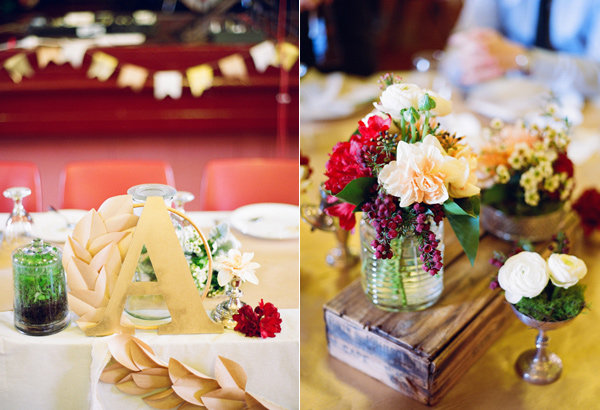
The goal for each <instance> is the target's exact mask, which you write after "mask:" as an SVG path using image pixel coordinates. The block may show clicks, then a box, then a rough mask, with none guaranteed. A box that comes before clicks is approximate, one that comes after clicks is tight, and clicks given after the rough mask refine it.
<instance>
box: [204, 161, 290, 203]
mask: <svg viewBox="0 0 600 410" xmlns="http://www.w3.org/2000/svg"><path fill="white" fill-rule="evenodd" d="M299 170H300V168H299V165H298V160H297V159H279V158H237V159H235V158H232V159H220V160H212V161H209V162H208V163H207V164H206V166H205V168H204V173H203V174H202V182H201V185H200V204H201V206H202V209H203V210H206V211H209V210H213V211H215V210H232V209H236V208H238V207H240V206H242V205H246V204H251V203H259V202H284V203H289V204H294V205H297V204H298V197H299Z"/></svg>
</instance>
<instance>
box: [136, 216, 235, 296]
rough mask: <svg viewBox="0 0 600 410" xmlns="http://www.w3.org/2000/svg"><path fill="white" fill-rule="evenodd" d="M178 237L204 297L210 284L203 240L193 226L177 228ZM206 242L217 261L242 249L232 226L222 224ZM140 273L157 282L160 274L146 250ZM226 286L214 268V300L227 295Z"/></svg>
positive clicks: (193, 276) (209, 293) (212, 293)
mask: <svg viewBox="0 0 600 410" xmlns="http://www.w3.org/2000/svg"><path fill="white" fill-rule="evenodd" d="M175 233H176V234H177V237H178V239H179V242H180V243H181V246H182V248H183V252H184V255H185V258H186V260H187V262H188V264H189V266H190V272H191V274H192V278H193V279H194V284H195V285H196V288H198V291H199V292H200V293H202V292H204V288H205V287H206V282H207V280H208V255H207V254H206V249H205V248H204V245H203V244H202V240H201V239H200V236H199V235H198V232H197V231H196V229H194V227H193V226H191V225H189V224H187V225H181V224H180V225H177V226H176V229H175ZM206 242H207V243H208V246H209V247H210V252H211V255H212V257H213V258H215V257H217V256H220V255H224V254H227V252H229V250H231V249H238V248H239V247H240V246H241V244H240V242H239V241H238V240H237V238H236V237H235V236H234V235H233V234H232V233H231V231H230V229H229V225H228V224H226V223H220V224H218V225H216V226H215V227H213V228H212V229H211V230H210V232H209V234H208V235H207V237H206ZM137 270H138V272H140V273H141V274H143V275H144V276H145V278H146V280H150V281H152V280H156V274H155V273H154V268H153V267H152V262H151V261H150V257H149V256H148V253H147V251H146V248H145V247H144V248H143V249H142V253H141V255H140V259H139V261H138V266H137ZM224 291H225V284H223V285H221V284H219V280H218V272H217V270H216V269H215V268H213V274H212V280H211V283H210V288H209V289H208V292H207V296H208V297H214V296H218V295H221V294H223V292H224Z"/></svg>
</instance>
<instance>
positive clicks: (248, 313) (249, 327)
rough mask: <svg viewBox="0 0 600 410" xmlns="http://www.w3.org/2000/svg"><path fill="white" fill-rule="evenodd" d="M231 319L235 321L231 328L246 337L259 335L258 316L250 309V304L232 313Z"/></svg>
mask: <svg viewBox="0 0 600 410" xmlns="http://www.w3.org/2000/svg"><path fill="white" fill-rule="evenodd" d="M233 320H235V321H236V322H237V324H236V325H235V328H234V329H233V330H237V331H238V332H242V333H243V334H245V335H246V337H252V336H260V326H259V320H260V319H259V318H258V316H257V315H256V313H254V310H252V306H250V305H244V306H242V308H241V309H240V310H238V312H237V313H236V314H235V315H233Z"/></svg>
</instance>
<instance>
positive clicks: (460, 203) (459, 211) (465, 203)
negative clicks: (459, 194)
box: [444, 195, 480, 218]
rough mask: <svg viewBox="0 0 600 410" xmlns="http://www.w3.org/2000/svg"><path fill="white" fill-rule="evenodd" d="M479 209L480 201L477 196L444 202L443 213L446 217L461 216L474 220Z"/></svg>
mask: <svg viewBox="0 0 600 410" xmlns="http://www.w3.org/2000/svg"><path fill="white" fill-rule="evenodd" d="M479 208H480V200H479V196H478V195H473V196H470V197H468V198H457V199H455V200H448V201H446V202H444V212H446V215H448V214H452V215H462V216H470V217H473V218H475V217H476V216H478V215H479Z"/></svg>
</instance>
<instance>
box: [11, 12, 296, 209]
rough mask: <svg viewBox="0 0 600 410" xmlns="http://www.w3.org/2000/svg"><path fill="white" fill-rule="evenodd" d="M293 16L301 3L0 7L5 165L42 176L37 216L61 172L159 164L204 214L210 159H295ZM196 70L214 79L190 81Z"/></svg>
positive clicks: (56, 200)
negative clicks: (28, 166)
mask: <svg viewBox="0 0 600 410" xmlns="http://www.w3.org/2000/svg"><path fill="white" fill-rule="evenodd" d="M298 10H299V3H298V0H287V1H285V0H283V1H282V0H242V1H239V0H181V1H177V0H164V1H160V0H149V1H127V2H121V1H78V0H0V66H1V67H3V68H2V69H0V146H1V148H0V160H3V161H6V160H11V161H30V162H33V163H34V164H35V165H37V167H38V168H39V171H40V176H41V186H42V197H43V201H42V202H43V204H42V207H41V208H42V209H43V210H47V209H48V207H49V206H51V205H52V206H54V207H60V206H61V203H62V200H63V198H62V197H61V193H60V183H61V182H60V179H61V173H62V172H63V170H64V168H65V166H66V164H68V163H70V162H73V161H90V160H107V159H109V160H117V159H122V160H162V161H166V162H167V163H168V164H169V165H170V166H171V167H172V169H173V173H174V181H175V184H176V188H177V189H178V190H183V191H189V192H192V193H193V194H194V195H195V196H196V200H194V201H192V202H190V203H189V204H187V206H186V208H187V209H190V210H198V209H200V207H201V205H200V202H199V200H198V196H199V193H200V179H201V175H202V173H203V170H204V166H205V165H206V163H207V162H208V161H209V160H211V159H220V158H232V157H234V158H241V157H244V158H256V157H258V158H267V159H268V158H292V159H297V157H298V130H299V127H298V98H299V97H298V96H299V92H298V67H299V64H298V63H297V62H296V59H297V57H298V53H297V47H298V32H299V12H298ZM265 42H269V44H266V45H265V46H264V47H263V48H262V50H258V51H256V50H252V48H253V47H254V46H256V45H259V44H263V43H265ZM278 43H280V44H282V43H285V44H286V46H284V49H283V51H282V50H280V49H279V48H278V49H277V51H276V50H275V48H274V47H275V46H274V45H275V44H278ZM288 45H289V46H290V47H289V48H285V47H287V46H288ZM294 49H296V51H294ZM251 50H252V52H251ZM97 52H102V53H104V54H103V55H100V57H98V58H97V56H96V53H97ZM294 52H295V56H294ZM255 53H256V54H255ZM285 53H287V57H285V56H284V54H285ZM15 56H16V57H15ZM106 56H108V58H106ZM231 56H234V57H233V58H232V59H230V58H229V57H231ZM12 57H15V58H14V59H11V58H12ZM278 58H279V59H280V60H282V61H283V60H285V61H284V63H283V64H279V62H278V61H277V59H278ZM223 60H225V62H223ZM232 60H233V61H232ZM201 65H204V66H205V67H206V66H208V67H209V68H210V74H211V75H208V74H206V71H204V72H201V73H200V74H198V73H197V72H196V73H195V74H194V73H190V72H188V69H190V68H194V67H196V68H197V67H198V66H201ZM284 66H285V67H284ZM140 68H141V70H139V69H140ZM111 70H112V71H111ZM162 72H167V73H171V74H167V75H166V78H165V77H163V79H162V80H160V79H157V78H156V74H157V73H159V74H160V73H162ZM173 72H175V77H173ZM106 76H107V77H106ZM190 76H192V77H190ZM194 76H195V77H194ZM190 79H192V80H193V81H195V87H196V88H195V90H194V94H193V93H192V89H191V88H190ZM159 80H160V81H159ZM192 85H193V84H192ZM147 182H150V181H147ZM42 209H39V210H42Z"/></svg>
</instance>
